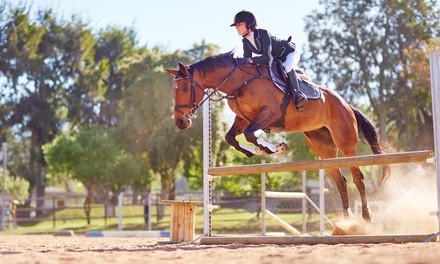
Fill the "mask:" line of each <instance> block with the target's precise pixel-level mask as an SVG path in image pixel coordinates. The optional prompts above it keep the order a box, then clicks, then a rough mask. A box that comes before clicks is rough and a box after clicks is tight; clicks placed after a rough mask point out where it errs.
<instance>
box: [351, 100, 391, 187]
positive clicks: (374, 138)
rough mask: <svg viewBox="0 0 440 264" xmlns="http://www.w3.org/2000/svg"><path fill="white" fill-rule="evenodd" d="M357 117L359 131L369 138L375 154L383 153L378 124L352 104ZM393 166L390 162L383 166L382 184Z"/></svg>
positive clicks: (368, 140)
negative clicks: (377, 129) (377, 128)
mask: <svg viewBox="0 0 440 264" xmlns="http://www.w3.org/2000/svg"><path fill="white" fill-rule="evenodd" d="M350 107H351V109H352V110H353V112H354V115H355V117H356V121H357V124H358V131H359V133H360V134H361V135H362V136H363V137H364V138H365V139H366V140H367V142H368V144H369V145H370V147H371V150H372V151H373V153H374V154H383V153H384V152H383V150H382V147H381V145H380V143H379V138H378V134H377V132H376V126H375V124H374V123H373V121H371V120H370V119H369V118H368V117H367V116H366V115H365V114H363V113H362V112H361V111H360V110H359V109H357V108H356V107H354V106H350ZM390 173H391V166H390V165H389V164H386V165H383V166H382V180H381V182H380V185H382V184H384V183H385V182H386V181H387V180H388V178H389V177H390Z"/></svg>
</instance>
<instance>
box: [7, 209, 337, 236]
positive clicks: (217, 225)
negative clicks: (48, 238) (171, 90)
mask: <svg viewBox="0 0 440 264" xmlns="http://www.w3.org/2000/svg"><path fill="white" fill-rule="evenodd" d="M152 209H153V210H151V211H152V214H153V215H152V229H153V230H169V223H170V207H169V206H166V207H165V216H164V218H162V219H160V220H157V217H156V208H155V207H153V208H152ZM122 213H123V219H122V229H123V230H148V226H147V225H146V224H145V222H144V218H143V216H142V214H143V207H142V206H124V208H123V212H122ZM277 215H278V216H279V217H280V218H282V219H283V220H284V221H286V222H288V223H289V224H291V225H293V226H294V227H295V228H297V229H298V230H301V226H302V214H292V213H289V214H287V213H280V214H277ZM55 216H56V221H55V222H54V221H53V215H52V214H50V215H47V216H46V217H45V218H44V219H42V220H41V221H35V222H25V223H23V224H21V225H20V226H18V227H16V228H13V229H6V230H3V231H0V235H2V234H52V233H53V232H57V231H62V230H73V231H74V232H75V233H76V234H84V233H86V232H87V231H92V230H117V229H118V212H117V208H115V217H110V218H105V217H104V207H103V206H102V205H93V207H92V211H91V216H92V219H91V224H90V225H88V224H87V221H86V218H85V213H84V211H83V210H82V207H78V208H64V209H61V210H58V211H57V212H56V214H55ZM327 216H328V217H330V218H332V216H329V215H327ZM326 227H327V228H330V227H329V226H328V225H327V224H326ZM195 228H196V233H200V234H201V233H203V208H202V207H201V206H198V207H197V209H196V226H195ZM308 230H309V231H312V232H310V233H312V234H313V233H314V232H315V233H317V232H318V230H319V215H318V214H311V215H309V219H308ZM266 231H267V232H285V230H284V229H283V228H282V227H281V226H280V225H279V224H278V223H277V222H276V221H275V220H273V219H271V218H270V217H269V216H268V217H267V218H266ZM212 232H213V234H261V213H260V214H257V213H256V212H248V211H245V210H243V209H229V208H220V209H216V210H215V211H214V212H213V213H212Z"/></svg>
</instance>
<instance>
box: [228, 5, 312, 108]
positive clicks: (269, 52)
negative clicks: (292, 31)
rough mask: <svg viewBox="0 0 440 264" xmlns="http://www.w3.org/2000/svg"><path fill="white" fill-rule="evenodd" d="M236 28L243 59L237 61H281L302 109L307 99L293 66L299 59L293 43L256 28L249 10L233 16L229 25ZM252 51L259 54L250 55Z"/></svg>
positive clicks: (268, 62)
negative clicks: (240, 40)
mask: <svg viewBox="0 0 440 264" xmlns="http://www.w3.org/2000/svg"><path fill="white" fill-rule="evenodd" d="M234 26H235V29H237V32H238V34H239V35H240V36H242V37H243V40H242V41H243V51H244V52H243V57H244V58H243V59H241V60H239V63H252V64H267V65H268V66H272V61H273V59H274V58H275V59H279V60H281V61H282V62H283V65H284V69H285V70H286V72H287V76H288V77H289V81H290V86H291V87H292V89H293V100H294V102H295V105H296V108H297V109H298V111H299V112H301V111H303V110H304V102H305V101H306V100H307V98H306V96H305V95H304V93H303V92H301V91H300V90H299V85H298V79H297V78H296V73H295V69H294V68H295V67H296V66H297V63H298V61H299V54H298V53H297V52H295V43H293V42H290V38H289V39H288V40H281V39H278V38H276V37H274V36H272V35H271V34H270V33H269V32H267V30H264V29H257V28H256V27H257V21H256V19H255V16H254V15H253V14H252V13H251V12H249V11H245V10H243V11H240V12H238V13H237V14H236V15H235V17H234V23H232V24H231V27H234ZM252 53H254V54H258V55H260V56H255V57H252Z"/></svg>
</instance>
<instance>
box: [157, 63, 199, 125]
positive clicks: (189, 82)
mask: <svg viewBox="0 0 440 264" xmlns="http://www.w3.org/2000/svg"><path fill="white" fill-rule="evenodd" d="M164 70H165V71H167V72H168V73H170V74H171V75H173V76H174V84H173V90H174V122H175V124H176V126H177V127H178V128H180V129H185V128H188V127H190V126H191V116H192V115H193V114H194V113H195V111H196V110H197V109H198V108H199V103H200V101H202V99H203V96H204V95H205V93H204V91H203V88H201V87H200V86H199V85H198V84H197V83H196V82H195V81H194V77H193V75H192V73H191V72H190V70H189V67H188V66H186V65H183V64H182V63H179V69H164ZM196 86H198V87H199V88H200V89H196Z"/></svg>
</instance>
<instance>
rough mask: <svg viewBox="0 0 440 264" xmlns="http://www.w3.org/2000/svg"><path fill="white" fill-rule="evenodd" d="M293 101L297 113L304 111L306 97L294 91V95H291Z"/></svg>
mask: <svg viewBox="0 0 440 264" xmlns="http://www.w3.org/2000/svg"><path fill="white" fill-rule="evenodd" d="M293 100H294V102H295V106H296V110H298V112H302V111H304V105H305V102H306V101H307V97H306V95H305V94H304V93H303V92H301V91H295V94H294V95H293Z"/></svg>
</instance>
